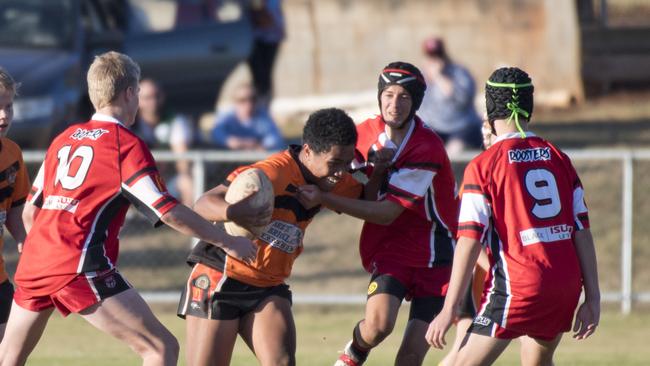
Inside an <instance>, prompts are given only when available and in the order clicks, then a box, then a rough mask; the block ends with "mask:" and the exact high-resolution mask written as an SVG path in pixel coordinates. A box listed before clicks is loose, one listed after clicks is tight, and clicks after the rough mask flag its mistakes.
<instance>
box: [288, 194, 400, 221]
mask: <svg viewBox="0 0 650 366" xmlns="http://www.w3.org/2000/svg"><path fill="white" fill-rule="evenodd" d="M298 200H299V201H300V203H302V204H303V206H305V207H313V206H316V205H318V204H323V205H325V206H327V208H329V209H331V210H334V211H337V212H343V213H345V214H348V215H350V216H354V217H356V218H359V219H362V220H365V221H368V222H372V223H373V224H378V225H390V224H391V223H392V222H393V221H394V220H395V219H396V218H397V217H398V216H399V215H400V214H401V213H402V212H403V211H404V207H403V206H401V205H399V204H397V203H395V202H393V201H389V200H383V201H365V200H357V199H353V198H347V197H343V196H339V195H337V194H334V193H330V192H321V191H320V189H318V187H316V186H314V185H305V186H301V187H300V188H298Z"/></svg>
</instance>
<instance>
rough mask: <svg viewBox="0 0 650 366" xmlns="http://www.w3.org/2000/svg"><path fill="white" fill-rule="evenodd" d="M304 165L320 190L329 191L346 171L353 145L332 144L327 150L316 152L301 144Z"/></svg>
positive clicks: (351, 156) (352, 153)
mask: <svg viewBox="0 0 650 366" xmlns="http://www.w3.org/2000/svg"><path fill="white" fill-rule="evenodd" d="M303 149H305V156H306V161H305V162H304V163H305V167H306V168H307V170H309V172H310V173H311V174H312V175H313V178H314V180H315V183H316V185H317V186H318V188H320V189H321V190H322V191H326V192H328V191H331V190H332V189H333V188H334V186H335V185H336V184H337V183H338V182H339V181H340V180H341V178H343V175H344V174H345V173H346V172H347V171H348V168H349V167H350V163H351V162H352V159H353V158H354V145H345V146H340V145H334V146H332V148H331V149H330V150H329V151H325V152H321V153H316V152H314V150H312V149H311V148H309V145H306V144H305V145H303Z"/></svg>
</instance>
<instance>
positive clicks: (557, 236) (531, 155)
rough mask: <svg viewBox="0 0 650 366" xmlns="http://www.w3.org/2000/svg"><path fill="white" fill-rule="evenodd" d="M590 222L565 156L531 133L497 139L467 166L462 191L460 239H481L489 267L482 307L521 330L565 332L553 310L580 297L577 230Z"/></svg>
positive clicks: (504, 323) (504, 324) (579, 186)
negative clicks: (486, 253) (554, 322)
mask: <svg viewBox="0 0 650 366" xmlns="http://www.w3.org/2000/svg"><path fill="white" fill-rule="evenodd" d="M588 227H589V218H588V214H587V207H586V205H585V201H584V192H583V188H582V184H581V183H580V179H579V178H578V175H577V173H576V171H575V169H574V168H573V165H572V164H571V161H570V159H569V158H568V157H567V156H566V155H565V154H564V153H563V152H561V151H560V150H559V149H557V148H556V147H555V146H553V145H552V144H551V143H549V142H547V141H545V140H543V139H541V138H539V137H536V136H535V135H534V134H532V133H530V132H529V133H527V136H526V138H521V137H520V135H519V134H518V133H512V134H508V135H504V136H502V137H500V138H499V139H498V140H497V141H496V142H495V143H494V144H493V145H492V146H491V147H490V148H489V149H488V150H487V151H485V152H483V153H482V154H480V155H479V156H478V157H476V158H475V159H474V160H472V161H471V162H470V163H469V165H468V166H467V168H466V170H465V177H464V180H463V188H462V194H461V208H460V218H459V224H458V236H459V237H460V236H465V237H469V238H473V239H476V240H478V241H480V242H482V243H484V244H485V245H486V246H487V252H488V255H489V258H490V264H491V267H492V268H491V271H490V273H489V276H488V277H487V279H486V282H485V290H484V295H483V307H482V309H481V312H482V313H486V314H490V316H491V317H492V318H491V320H493V321H494V322H496V323H497V324H499V325H500V326H502V327H504V328H506V329H512V330H516V331H519V332H524V334H527V332H530V333H532V334H535V333H540V334H541V333H544V332H545V331H546V330H548V329H553V330H555V331H557V332H559V331H563V329H564V328H563V327H565V326H566V324H565V323H566V322H565V321H564V320H562V322H563V324H559V323H558V324H553V321H555V320H554V319H559V317H557V316H554V315H553V314H554V313H559V312H566V311H564V310H563V309H566V308H567V306H565V305H566V304H575V302H577V300H578V297H579V294H580V289H581V285H582V282H581V271H580V264H579V261H578V257H577V254H576V250H575V247H574V234H575V231H576V230H582V229H585V228H588ZM572 306H575V305H572ZM572 309H573V308H572ZM570 312H571V314H572V310H571V311H570ZM479 316H481V313H480V314H479Z"/></svg>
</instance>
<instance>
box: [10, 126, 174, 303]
mask: <svg viewBox="0 0 650 366" xmlns="http://www.w3.org/2000/svg"><path fill="white" fill-rule="evenodd" d="M28 201H29V202H30V203H32V204H34V205H35V206H37V207H39V208H40V210H39V211H38V214H37V215H36V219H35V221H34V224H33V226H32V228H31V230H30V231H29V233H28V235H27V239H26V240H25V245H24V249H23V254H22V255H21V258H20V262H19V263H18V268H17V270H16V276H15V281H16V285H17V286H19V287H20V288H21V289H22V290H23V291H25V292H27V293H30V294H32V295H33V296H46V295H48V294H51V293H53V292H55V291H57V290H59V289H60V288H62V287H63V286H65V285H66V284H68V283H69V282H70V281H71V280H72V279H74V278H75V277H76V276H77V275H78V274H81V273H83V274H85V275H86V276H88V277H93V276H95V274H96V273H97V272H102V271H106V270H109V269H111V268H113V267H115V264H116V262H117V256H118V247H119V244H118V232H119V230H120V228H121V226H122V224H123V223H124V217H125V215H126V211H127V209H128V206H129V203H133V204H134V206H135V207H136V208H138V209H139V210H140V211H141V212H143V213H144V214H145V216H147V218H149V219H150V220H151V221H152V222H153V223H154V225H156V226H157V225H159V224H160V217H161V216H162V215H164V214H165V213H166V212H168V211H169V210H171V209H172V208H173V207H174V206H176V204H177V201H176V200H175V199H174V198H173V197H171V196H170V195H169V194H168V193H167V189H166V188H165V186H164V183H163V182H162V180H161V179H160V176H159V174H158V171H157V169H156V163H155V161H154V159H153V157H152V156H151V153H150V152H149V149H148V148H147V147H146V145H145V144H144V142H143V141H142V140H140V139H139V138H138V137H137V136H135V135H134V134H133V133H132V132H131V131H129V130H128V129H127V128H125V127H124V126H123V125H122V124H121V123H120V122H119V121H117V120H116V119H114V118H112V117H110V116H105V115H100V114H95V115H94V116H93V118H92V120H90V121H89V122H86V123H83V124H78V125H73V126H71V127H69V128H68V129H66V130H65V131H64V132H63V133H61V134H60V135H59V136H57V137H56V138H55V139H54V141H53V142H52V144H51V145H50V147H49V148H48V150H47V154H46V156H45V161H44V162H43V165H42V166H41V168H40V170H39V172H38V175H37V177H36V179H35V180H34V185H33V187H32V190H31V192H30V195H29V197H28Z"/></svg>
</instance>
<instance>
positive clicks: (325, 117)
mask: <svg viewBox="0 0 650 366" xmlns="http://www.w3.org/2000/svg"><path fill="white" fill-rule="evenodd" d="M302 143H303V144H307V145H309V147H310V148H311V149H312V150H314V152H316V153H318V154H320V153H323V152H327V151H330V149H332V146H347V145H356V143H357V127H356V126H355V124H354V121H352V118H350V116H348V115H347V113H345V112H344V111H343V110H341V109H338V108H326V109H320V110H317V111H316V112H314V113H312V114H310V115H309V118H308V119H307V123H306V124H305V128H304V129H303V130H302Z"/></svg>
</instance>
